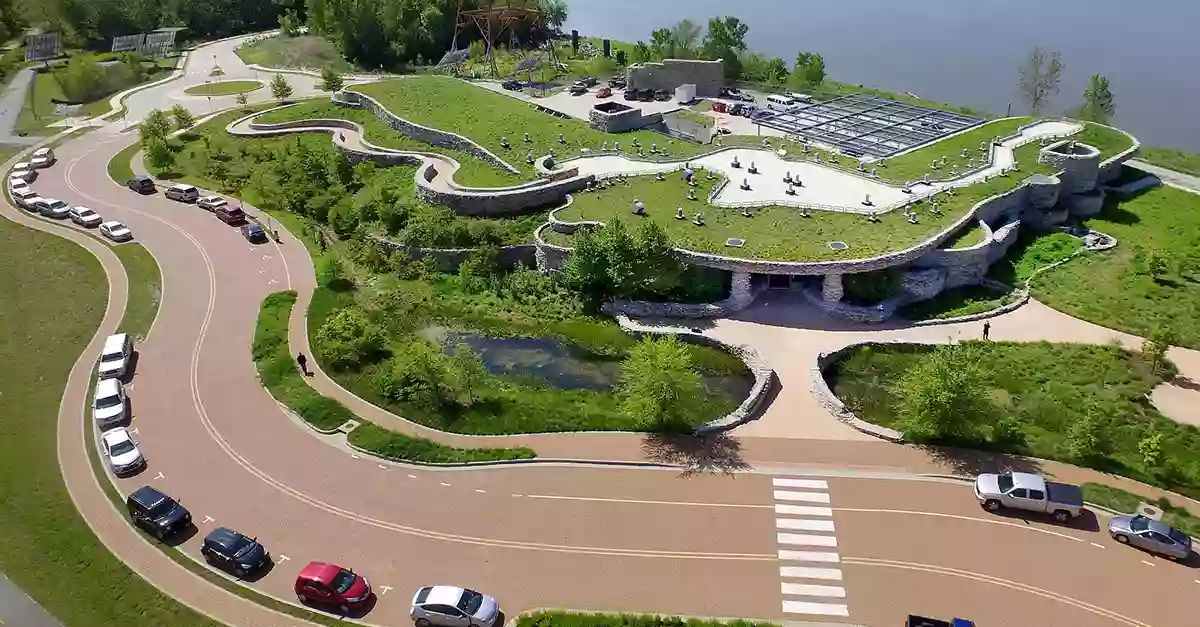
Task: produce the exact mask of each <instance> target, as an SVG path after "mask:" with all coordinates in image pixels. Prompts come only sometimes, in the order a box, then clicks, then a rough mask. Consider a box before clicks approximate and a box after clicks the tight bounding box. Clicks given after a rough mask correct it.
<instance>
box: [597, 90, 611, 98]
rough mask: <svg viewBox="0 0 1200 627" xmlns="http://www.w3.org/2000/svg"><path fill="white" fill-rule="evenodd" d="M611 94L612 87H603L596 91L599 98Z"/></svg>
mask: <svg viewBox="0 0 1200 627" xmlns="http://www.w3.org/2000/svg"><path fill="white" fill-rule="evenodd" d="M609 96H612V87H601V88H600V89H599V90H598V91H597V92H596V97H597V98H608V97H609Z"/></svg>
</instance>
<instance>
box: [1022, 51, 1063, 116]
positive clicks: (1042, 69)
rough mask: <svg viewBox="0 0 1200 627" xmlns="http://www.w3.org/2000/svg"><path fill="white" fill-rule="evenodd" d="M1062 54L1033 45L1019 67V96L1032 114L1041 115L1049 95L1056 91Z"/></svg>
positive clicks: (1048, 101)
mask: <svg viewBox="0 0 1200 627" xmlns="http://www.w3.org/2000/svg"><path fill="white" fill-rule="evenodd" d="M1062 70H1063V63H1062V55H1061V54H1059V53H1057V52H1051V51H1048V50H1046V49H1045V48H1043V47H1041V46H1034V47H1033V49H1032V50H1030V51H1029V56H1027V57H1025V61H1024V63H1023V64H1022V65H1021V67H1020V75H1021V80H1020V88H1021V97H1022V98H1024V99H1025V104H1026V105H1028V106H1029V110H1030V111H1031V112H1033V114H1034V115H1041V113H1042V111H1043V110H1044V109H1045V108H1046V105H1048V104H1049V103H1050V97H1051V96H1053V95H1054V94H1057V93H1058V89H1059V81H1060V80H1061V78H1062Z"/></svg>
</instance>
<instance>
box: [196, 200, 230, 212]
mask: <svg viewBox="0 0 1200 627" xmlns="http://www.w3.org/2000/svg"><path fill="white" fill-rule="evenodd" d="M228 204H229V202H228V201H226V200H225V199H224V198H221V197H220V196H205V197H203V198H201V199H200V200H197V201H196V206H198V207H200V208H201V209H207V210H208V211H216V210H217V209H220V208H221V207H224V206H225V205H228Z"/></svg>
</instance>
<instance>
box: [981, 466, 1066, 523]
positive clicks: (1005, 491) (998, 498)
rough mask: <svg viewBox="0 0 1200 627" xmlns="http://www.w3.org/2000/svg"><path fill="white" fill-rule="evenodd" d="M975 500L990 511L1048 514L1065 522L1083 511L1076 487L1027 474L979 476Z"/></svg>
mask: <svg viewBox="0 0 1200 627" xmlns="http://www.w3.org/2000/svg"><path fill="white" fill-rule="evenodd" d="M975 498H976V499H978V500H979V504H980V505H982V506H983V508H984V509H986V510H988V511H989V512H996V511H999V510H1000V508H1001V507H1008V508H1011V509H1021V510H1025V511H1029V512H1041V513H1046V514H1050V515H1051V516H1053V517H1054V520H1056V521H1058V522H1067V521H1068V520H1070V519H1072V518H1075V517H1076V516H1078V515H1079V514H1080V513H1081V512H1082V511H1083V491H1082V490H1080V489H1079V486H1073V485H1070V484H1066V483H1054V482H1053V481H1046V479H1045V478H1044V477H1042V476H1040V475H1035V474H1031V473H1027V472H1014V473H1007V474H1000V475H998V474H982V475H979V476H978V477H976V478H975Z"/></svg>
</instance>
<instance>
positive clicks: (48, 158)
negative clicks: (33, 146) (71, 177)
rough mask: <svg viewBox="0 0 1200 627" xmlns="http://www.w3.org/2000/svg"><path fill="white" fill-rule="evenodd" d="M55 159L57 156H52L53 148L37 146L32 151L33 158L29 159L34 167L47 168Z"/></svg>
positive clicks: (56, 159)
mask: <svg viewBox="0 0 1200 627" xmlns="http://www.w3.org/2000/svg"><path fill="white" fill-rule="evenodd" d="M56 161H58V157H56V156H54V149H53V148H38V149H37V150H35V151H33V158H32V159H30V160H29V162H30V163H32V164H33V167H35V168H48V167H50V166H52V165H54V163H55V162H56ZM40 164H45V165H40Z"/></svg>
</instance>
